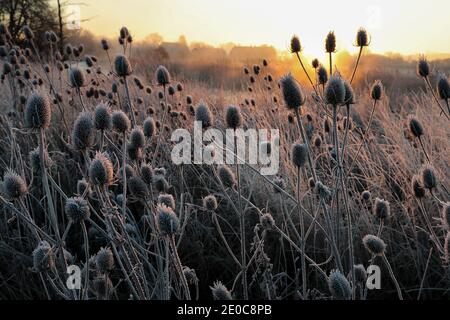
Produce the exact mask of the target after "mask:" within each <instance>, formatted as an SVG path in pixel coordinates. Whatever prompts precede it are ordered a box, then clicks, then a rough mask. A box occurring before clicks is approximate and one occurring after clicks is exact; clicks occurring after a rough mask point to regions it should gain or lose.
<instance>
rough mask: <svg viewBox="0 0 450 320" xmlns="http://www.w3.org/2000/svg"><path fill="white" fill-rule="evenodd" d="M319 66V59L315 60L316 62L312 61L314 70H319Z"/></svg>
mask: <svg viewBox="0 0 450 320" xmlns="http://www.w3.org/2000/svg"><path fill="white" fill-rule="evenodd" d="M319 65H320V63H319V60H318V59H314V60H313V61H312V67H313V68H314V69H317V68H318V67H319Z"/></svg>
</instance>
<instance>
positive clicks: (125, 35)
mask: <svg viewBox="0 0 450 320" xmlns="http://www.w3.org/2000/svg"><path fill="white" fill-rule="evenodd" d="M119 35H120V39H122V40H124V39H126V38H128V36H129V35H130V32H129V31H128V28H127V27H122V28H120V31H119Z"/></svg>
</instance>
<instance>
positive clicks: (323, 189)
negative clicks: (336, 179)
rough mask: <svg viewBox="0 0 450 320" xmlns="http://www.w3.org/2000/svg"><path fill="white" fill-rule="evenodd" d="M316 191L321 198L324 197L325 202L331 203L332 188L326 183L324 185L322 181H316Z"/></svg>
mask: <svg viewBox="0 0 450 320" xmlns="http://www.w3.org/2000/svg"><path fill="white" fill-rule="evenodd" d="M315 192H316V194H317V195H318V196H319V198H320V199H323V200H324V201H325V203H329V202H330V201H331V196H332V194H331V190H330V188H328V187H327V186H326V185H324V184H323V183H322V182H321V181H316V183H315Z"/></svg>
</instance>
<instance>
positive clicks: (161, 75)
mask: <svg viewBox="0 0 450 320" xmlns="http://www.w3.org/2000/svg"><path fill="white" fill-rule="evenodd" d="M156 82H157V83H158V85H160V86H167V85H168V84H170V73H169V70H167V68H166V67H164V66H159V67H158V68H157V69H156Z"/></svg>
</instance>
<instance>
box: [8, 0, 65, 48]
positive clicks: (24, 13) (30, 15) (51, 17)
mask: <svg viewBox="0 0 450 320" xmlns="http://www.w3.org/2000/svg"><path fill="white" fill-rule="evenodd" d="M0 19H1V20H2V21H3V22H4V23H6V25H7V26H8V28H9V32H10V33H11V36H12V37H13V39H14V40H18V39H19V36H20V32H21V30H22V28H23V26H25V25H29V26H30V28H31V29H32V30H33V31H34V33H35V34H36V35H37V36H38V37H41V36H42V35H43V34H44V33H45V31H48V30H53V29H55V28H56V27H57V19H56V12H55V10H54V9H53V8H52V6H51V5H50V3H49V0H0Z"/></svg>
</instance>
